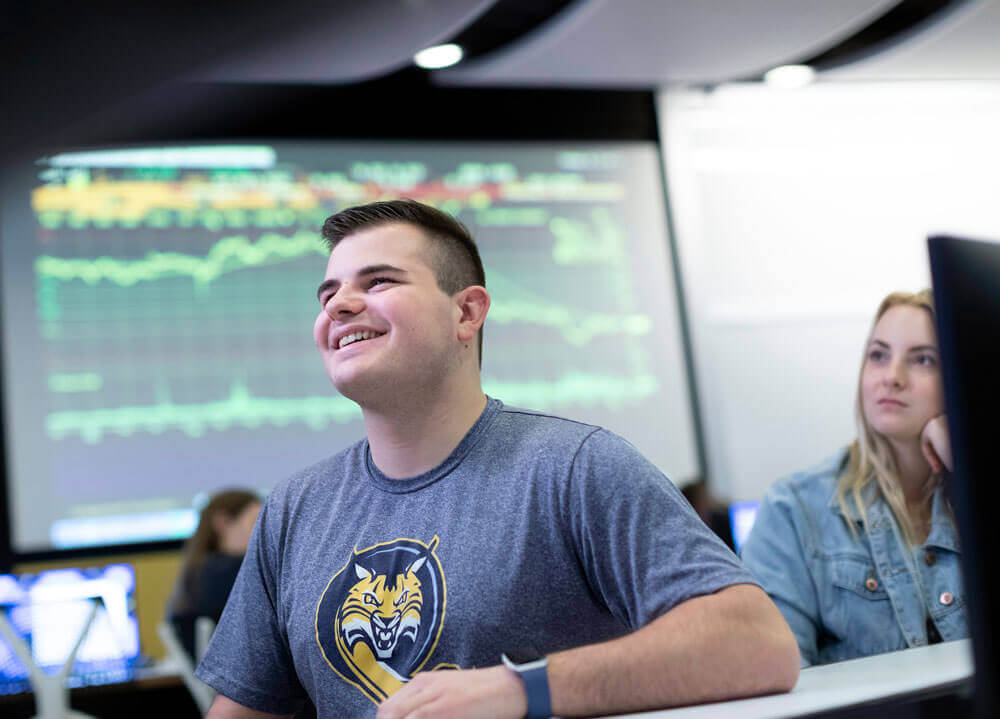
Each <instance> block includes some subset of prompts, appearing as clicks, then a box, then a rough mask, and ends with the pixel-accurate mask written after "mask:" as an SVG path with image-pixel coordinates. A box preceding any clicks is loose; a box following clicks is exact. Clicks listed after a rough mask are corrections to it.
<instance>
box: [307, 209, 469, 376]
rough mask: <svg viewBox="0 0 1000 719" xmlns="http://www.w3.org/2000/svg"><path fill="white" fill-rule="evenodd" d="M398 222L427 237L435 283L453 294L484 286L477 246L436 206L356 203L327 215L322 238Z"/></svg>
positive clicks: (334, 239) (332, 241)
mask: <svg viewBox="0 0 1000 719" xmlns="http://www.w3.org/2000/svg"><path fill="white" fill-rule="evenodd" d="M395 222H401V223H404V224H408V225H413V226H414V227H418V228H420V229H421V230H423V232H424V235H425V236H426V237H427V239H428V240H429V241H430V243H429V245H430V258H429V262H428V265H429V266H430V268H431V271H432V272H433V273H434V279H435V280H436V281H437V285H438V287H440V288H441V290H442V291H443V292H444V293H445V294H447V295H453V294H455V293H456V292H459V291H461V290H464V289H465V288H466V287H469V286H471V285H481V286H483V287H485V286H486V272H485V271H484V270H483V261H482V259H481V258H480V257H479V249H478V248H477V247H476V242H475V240H473V239H472V235H471V234H469V230H468V229H467V228H466V227H465V225H463V224H462V223H461V222H459V221H458V220H456V219H455V218H454V217H452V216H451V215H449V214H448V213H447V212H442V211H441V210H438V209H437V208H434V207H431V206H430V205H425V204H423V203H422V202H417V201H416V200H411V199H401V200H386V201H382V202H371V203H369V204H367V205H357V206H355V207H348V208H347V209H344V210H341V211H340V212H338V213H336V214H335V215H330V216H329V217H328V218H326V222H324V223H323V240H324V241H325V242H326V246H327V249H329V250H330V251H331V252H333V248H334V247H336V246H337V244H338V243H339V242H340V241H341V240H343V239H344V238H345V237H347V236H348V235H352V234H354V233H355V232H359V231H360V230H365V229H370V228H372V227H378V226H379V225H388V224H392V223H395ZM482 362H483V331H482V329H480V330H479V364H480V366H482Z"/></svg>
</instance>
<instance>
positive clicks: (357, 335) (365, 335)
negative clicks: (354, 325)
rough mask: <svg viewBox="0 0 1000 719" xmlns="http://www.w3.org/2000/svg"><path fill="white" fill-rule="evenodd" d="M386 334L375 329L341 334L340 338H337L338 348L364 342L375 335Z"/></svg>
mask: <svg viewBox="0 0 1000 719" xmlns="http://www.w3.org/2000/svg"><path fill="white" fill-rule="evenodd" d="M384 334H385V332H376V331H374V330H360V331H357V332H350V333H348V334H346V335H343V336H341V337H340V339H339V340H337V343H336V345H337V349H338V350H342V349H344V348H345V347H347V346H348V345H352V344H354V343H356V342H362V341H364V340H370V339H372V338H374V337H381V336H382V335H384Z"/></svg>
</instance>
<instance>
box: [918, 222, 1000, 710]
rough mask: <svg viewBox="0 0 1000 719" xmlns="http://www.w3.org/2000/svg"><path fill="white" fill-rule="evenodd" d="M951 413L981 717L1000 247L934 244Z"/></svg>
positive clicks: (999, 357)
mask: <svg viewBox="0 0 1000 719" xmlns="http://www.w3.org/2000/svg"><path fill="white" fill-rule="evenodd" d="M928 249H929V252H930V263H931V278H932V282H933V285H934V303H935V309H936V315H937V317H936V321H937V332H938V342H939V344H940V348H941V367H942V374H943V378H944V391H945V408H946V411H947V413H948V428H949V431H950V434H951V444H952V452H953V454H954V472H953V476H952V478H951V480H950V482H949V484H950V487H949V491H950V494H951V500H952V506H953V508H954V510H955V518H956V520H957V522H958V532H959V537H960V538H961V543H962V559H963V571H964V577H965V595H966V599H967V602H968V617H969V632H970V635H971V637H972V647H973V653H974V657H975V667H976V669H975V677H974V679H973V685H974V690H975V696H974V706H975V715H976V716H977V717H987V716H993V715H994V712H995V706H996V704H997V701H998V697H997V689H996V679H997V656H996V644H995V636H996V635H995V632H996V621H995V619H994V613H993V610H994V606H995V601H996V599H997V595H996V594H995V593H993V592H992V591H991V583H990V580H991V578H992V576H993V571H992V569H993V565H994V564H995V562H994V561H993V557H994V556H995V555H994V552H995V551H996V550H995V549H994V547H995V545H996V539H995V532H996V517H995V512H996V510H995V505H994V504H993V502H992V500H991V497H990V495H991V494H992V490H993V488H994V486H995V484H996V482H997V471H996V467H997V461H996V446H997V434H996V432H997V421H996V415H997V409H996V408H997V406H998V403H1000V243H993V242H982V241H976V240H969V239H962V238H958V237H946V236H934V237H930V238H929V239H928Z"/></svg>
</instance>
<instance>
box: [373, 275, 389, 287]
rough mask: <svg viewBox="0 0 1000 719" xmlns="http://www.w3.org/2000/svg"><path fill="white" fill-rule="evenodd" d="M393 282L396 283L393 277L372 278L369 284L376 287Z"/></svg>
mask: <svg viewBox="0 0 1000 719" xmlns="http://www.w3.org/2000/svg"><path fill="white" fill-rule="evenodd" d="M391 282H395V280H393V279H392V278H391V277H372V279H371V282H370V283H369V284H370V285H371V286H372V287H374V286H375V285H382V284H389V283H391Z"/></svg>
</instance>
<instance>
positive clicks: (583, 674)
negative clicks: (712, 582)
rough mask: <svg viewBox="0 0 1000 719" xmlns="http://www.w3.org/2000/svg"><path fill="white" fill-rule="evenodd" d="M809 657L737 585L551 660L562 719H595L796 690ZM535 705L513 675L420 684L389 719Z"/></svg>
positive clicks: (754, 594)
mask: <svg viewBox="0 0 1000 719" xmlns="http://www.w3.org/2000/svg"><path fill="white" fill-rule="evenodd" d="M798 674H799V650H798V645H797V644H796V642H795V637H794V635H793V634H792V632H791V630H790V629H789V628H788V625H787V624H786V623H785V620H784V618H782V616H781V613H780V612H779V611H778V609H777V607H775V606H774V604H773V603H772V602H771V600H770V599H768V597H767V595H766V594H764V592H763V591H761V590H760V589H759V588H758V587H755V586H752V585H735V586H731V587H727V588H726V589H723V590H721V591H719V592H716V593H715V594H710V595H706V596H702V597H696V598H695V599H690V600H688V601H686V602H683V603H681V604H679V605H677V606H676V607H674V608H673V609H671V610H670V611H669V612H667V613H666V614H664V615H663V616H661V617H659V618H657V619H655V620H654V621H652V622H650V623H649V624H648V625H646V626H645V627H643V628H641V629H639V630H638V631H636V632H633V633H632V634H629V635H627V636H624V637H621V638H619V639H614V640H611V641H609V642H602V643H600V644H592V645H589V646H585V647H579V648H577V649H570V650H568V651H565V652H559V653H557V654H553V655H551V656H550V657H549V669H548V675H549V688H550V692H551V696H552V713H553V714H554V715H557V716H587V715H595V714H610V713H616V712H624V711H639V710H642V709H654V708H663V707H668V706H675V705H679V704H692V703H695V702H707V701H717V700H721V699H729V698H735V697H746V696H753V695H758V694H769V693H774V692H782V691H789V690H790V689H791V688H792V687H793V686H795V682H796V681H797V680H798ZM526 711H527V699H526V697H525V693H524V688H523V685H522V684H521V681H520V679H518V678H517V677H516V676H514V674H513V672H511V671H510V670H509V669H507V668H506V667H503V666H498V667H490V668H488V669H477V670H472V671H462V672H431V673H422V674H418V675H417V676H416V677H414V679H413V681H411V682H410V683H409V684H408V685H407V686H405V687H403V689H401V690H400V691H398V692H397V693H396V694H394V695H393V696H391V697H390V698H389V699H388V700H387V701H386V702H385V703H384V704H382V706H381V707H380V708H379V712H378V716H379V719H420V718H422V717H440V718H441V719H448V718H449V717H496V718H497V719H500V718H507V717H509V718H510V719H520V718H521V717H523V716H524V715H525V713H526Z"/></svg>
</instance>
